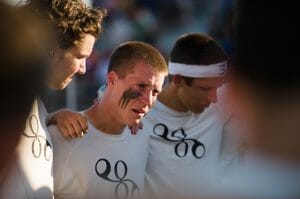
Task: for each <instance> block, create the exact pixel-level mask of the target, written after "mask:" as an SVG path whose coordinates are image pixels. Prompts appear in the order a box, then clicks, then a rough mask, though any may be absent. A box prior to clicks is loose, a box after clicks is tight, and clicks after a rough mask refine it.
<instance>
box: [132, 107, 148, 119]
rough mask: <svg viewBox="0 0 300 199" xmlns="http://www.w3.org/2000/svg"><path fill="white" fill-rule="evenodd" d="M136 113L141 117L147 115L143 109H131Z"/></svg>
mask: <svg viewBox="0 0 300 199" xmlns="http://www.w3.org/2000/svg"><path fill="white" fill-rule="evenodd" d="M131 110H132V111H133V112H134V113H136V114H138V115H139V116H141V117H142V116H143V115H145V113H146V111H145V110H142V109H131Z"/></svg>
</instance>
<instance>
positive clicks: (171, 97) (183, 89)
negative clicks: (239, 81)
mask: <svg viewBox="0 0 300 199" xmlns="http://www.w3.org/2000/svg"><path fill="white" fill-rule="evenodd" d="M222 84H223V78H195V79H194V80H193V81H192V84H191V85H190V86H188V85H187V84H186V83H185V81H184V80H183V79H182V78H181V76H180V75H176V76H174V79H173V81H172V82H171V83H170V84H169V85H168V86H167V87H166V88H165V89H164V90H163V92H162V93H161V94H160V95H159V98H158V99H159V100H160V101H161V102H162V103H164V104H165V105H167V106H168V107H170V108H172V109H174V110H176V111H178V112H187V111H192V112H193V113H196V114H199V113H202V112H203V111H204V110H205V109H206V108H207V107H208V106H209V105H210V104H211V103H216V102H217V88H218V87H220V86H222Z"/></svg>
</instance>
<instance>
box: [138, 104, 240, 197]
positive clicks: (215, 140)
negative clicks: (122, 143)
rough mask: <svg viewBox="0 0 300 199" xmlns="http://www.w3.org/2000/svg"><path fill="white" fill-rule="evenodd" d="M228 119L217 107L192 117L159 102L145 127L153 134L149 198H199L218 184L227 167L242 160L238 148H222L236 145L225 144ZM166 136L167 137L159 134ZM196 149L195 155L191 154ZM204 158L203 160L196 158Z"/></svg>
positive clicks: (147, 187)
mask: <svg viewBox="0 0 300 199" xmlns="http://www.w3.org/2000/svg"><path fill="white" fill-rule="evenodd" d="M228 118H229V114H228V115H226V114H223V113H222V112H220V109H219V107H218V106H216V105H211V106H210V107H208V108H207V109H206V110H205V111H204V112H203V113H201V114H193V113H191V112H186V113H180V112H176V111H174V110H172V109H170V108H168V107H167V106H165V105H164V104H162V103H161V102H159V101H156V103H155V104H154V106H153V108H152V109H151V110H150V111H149V113H148V114H147V115H146V116H145V118H144V119H143V124H144V127H146V129H150V131H148V133H150V134H151V139H150V154H149V159H148V165H147V170H146V189H147V190H146V191H147V192H148V193H147V194H148V196H149V198H164V195H165V194H166V195H171V196H172V197H174V196H177V197H179V198H181V197H180V196H182V197H184V196H187V195H189V196H195V197H199V196H201V194H202V193H203V191H207V190H208V189H209V188H210V187H211V186H214V185H215V184H216V183H217V182H219V180H220V178H221V176H223V175H224V172H226V169H225V168H228V167H231V166H233V165H231V166H229V165H230V164H232V162H233V161H234V159H235V158H236V159H239V157H237V156H238V153H235V152H236V151H235V150H236V148H235V149H232V150H223V147H224V148H226V149H228V145H231V144H235V143H227V144H226V143H223V142H224V141H223V140H224V136H226V135H223V133H222V131H223V127H224V125H225V122H226V121H228ZM156 125H157V126H156ZM174 132H176V133H174ZM143 133H145V132H143ZM163 133H165V136H158V135H157V134H159V135H162V134H163ZM172 133H174V134H173V136H172ZM167 134H168V135H167ZM162 137H165V139H163V138H162ZM166 138H167V139H168V140H167V139H166ZM226 140H227V141H228V142H231V140H230V139H226ZM180 143H181V144H180ZM184 143H185V144H184ZM195 143H198V144H199V145H198V146H197V145H196V144H195ZM176 146H177V147H178V148H177V149H176ZM193 146H194V147H195V149H196V150H195V151H196V152H195V153H196V154H193V153H192V149H193ZM203 146H204V147H205V153H204V154H203V152H204V148H203ZM185 147H186V148H185ZM185 149H186V150H187V151H186V155H185V156H184V154H185ZM176 150H177V153H178V154H179V155H178V154H176ZM221 152H222V153H221ZM201 155H203V157H201V158H197V157H196V156H198V157H200V156H201ZM179 156H182V157H179ZM221 156H222V157H221ZM223 160H225V161H223Z"/></svg>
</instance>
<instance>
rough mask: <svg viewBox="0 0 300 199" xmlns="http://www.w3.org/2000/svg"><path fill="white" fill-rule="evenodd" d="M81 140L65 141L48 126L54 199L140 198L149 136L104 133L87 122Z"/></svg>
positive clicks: (126, 131)
mask: <svg viewBox="0 0 300 199" xmlns="http://www.w3.org/2000/svg"><path fill="white" fill-rule="evenodd" d="M88 128H89V131H88V133H87V134H86V135H85V136H84V137H82V138H76V139H72V140H65V139H64V138H63V137H62V135H61V134H60V133H59V132H58V129H57V127H56V126H50V127H49V131H50V132H51V135H52V136H53V137H52V140H53V144H54V146H55V147H54V192H55V197H57V198H116V197H118V198H126V196H128V198H139V197H140V195H141V194H142V192H143V190H144V178H145V169H146V162H147V158H148V147H149V146H148V145H149V136H148V135H146V134H141V133H140V134H137V135H131V133H130V130H129V129H128V128H125V129H124V131H123V132H122V133H121V134H120V135H109V134H105V133H103V132H101V131H99V130H97V129H95V128H94V127H93V125H92V124H91V123H88Z"/></svg>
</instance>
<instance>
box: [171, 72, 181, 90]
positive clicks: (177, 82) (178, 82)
mask: <svg viewBox="0 0 300 199" xmlns="http://www.w3.org/2000/svg"><path fill="white" fill-rule="evenodd" d="M172 81H173V83H174V85H175V86H178V87H179V86H181V85H182V81H183V79H182V77H181V75H174V76H173V80H172Z"/></svg>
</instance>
